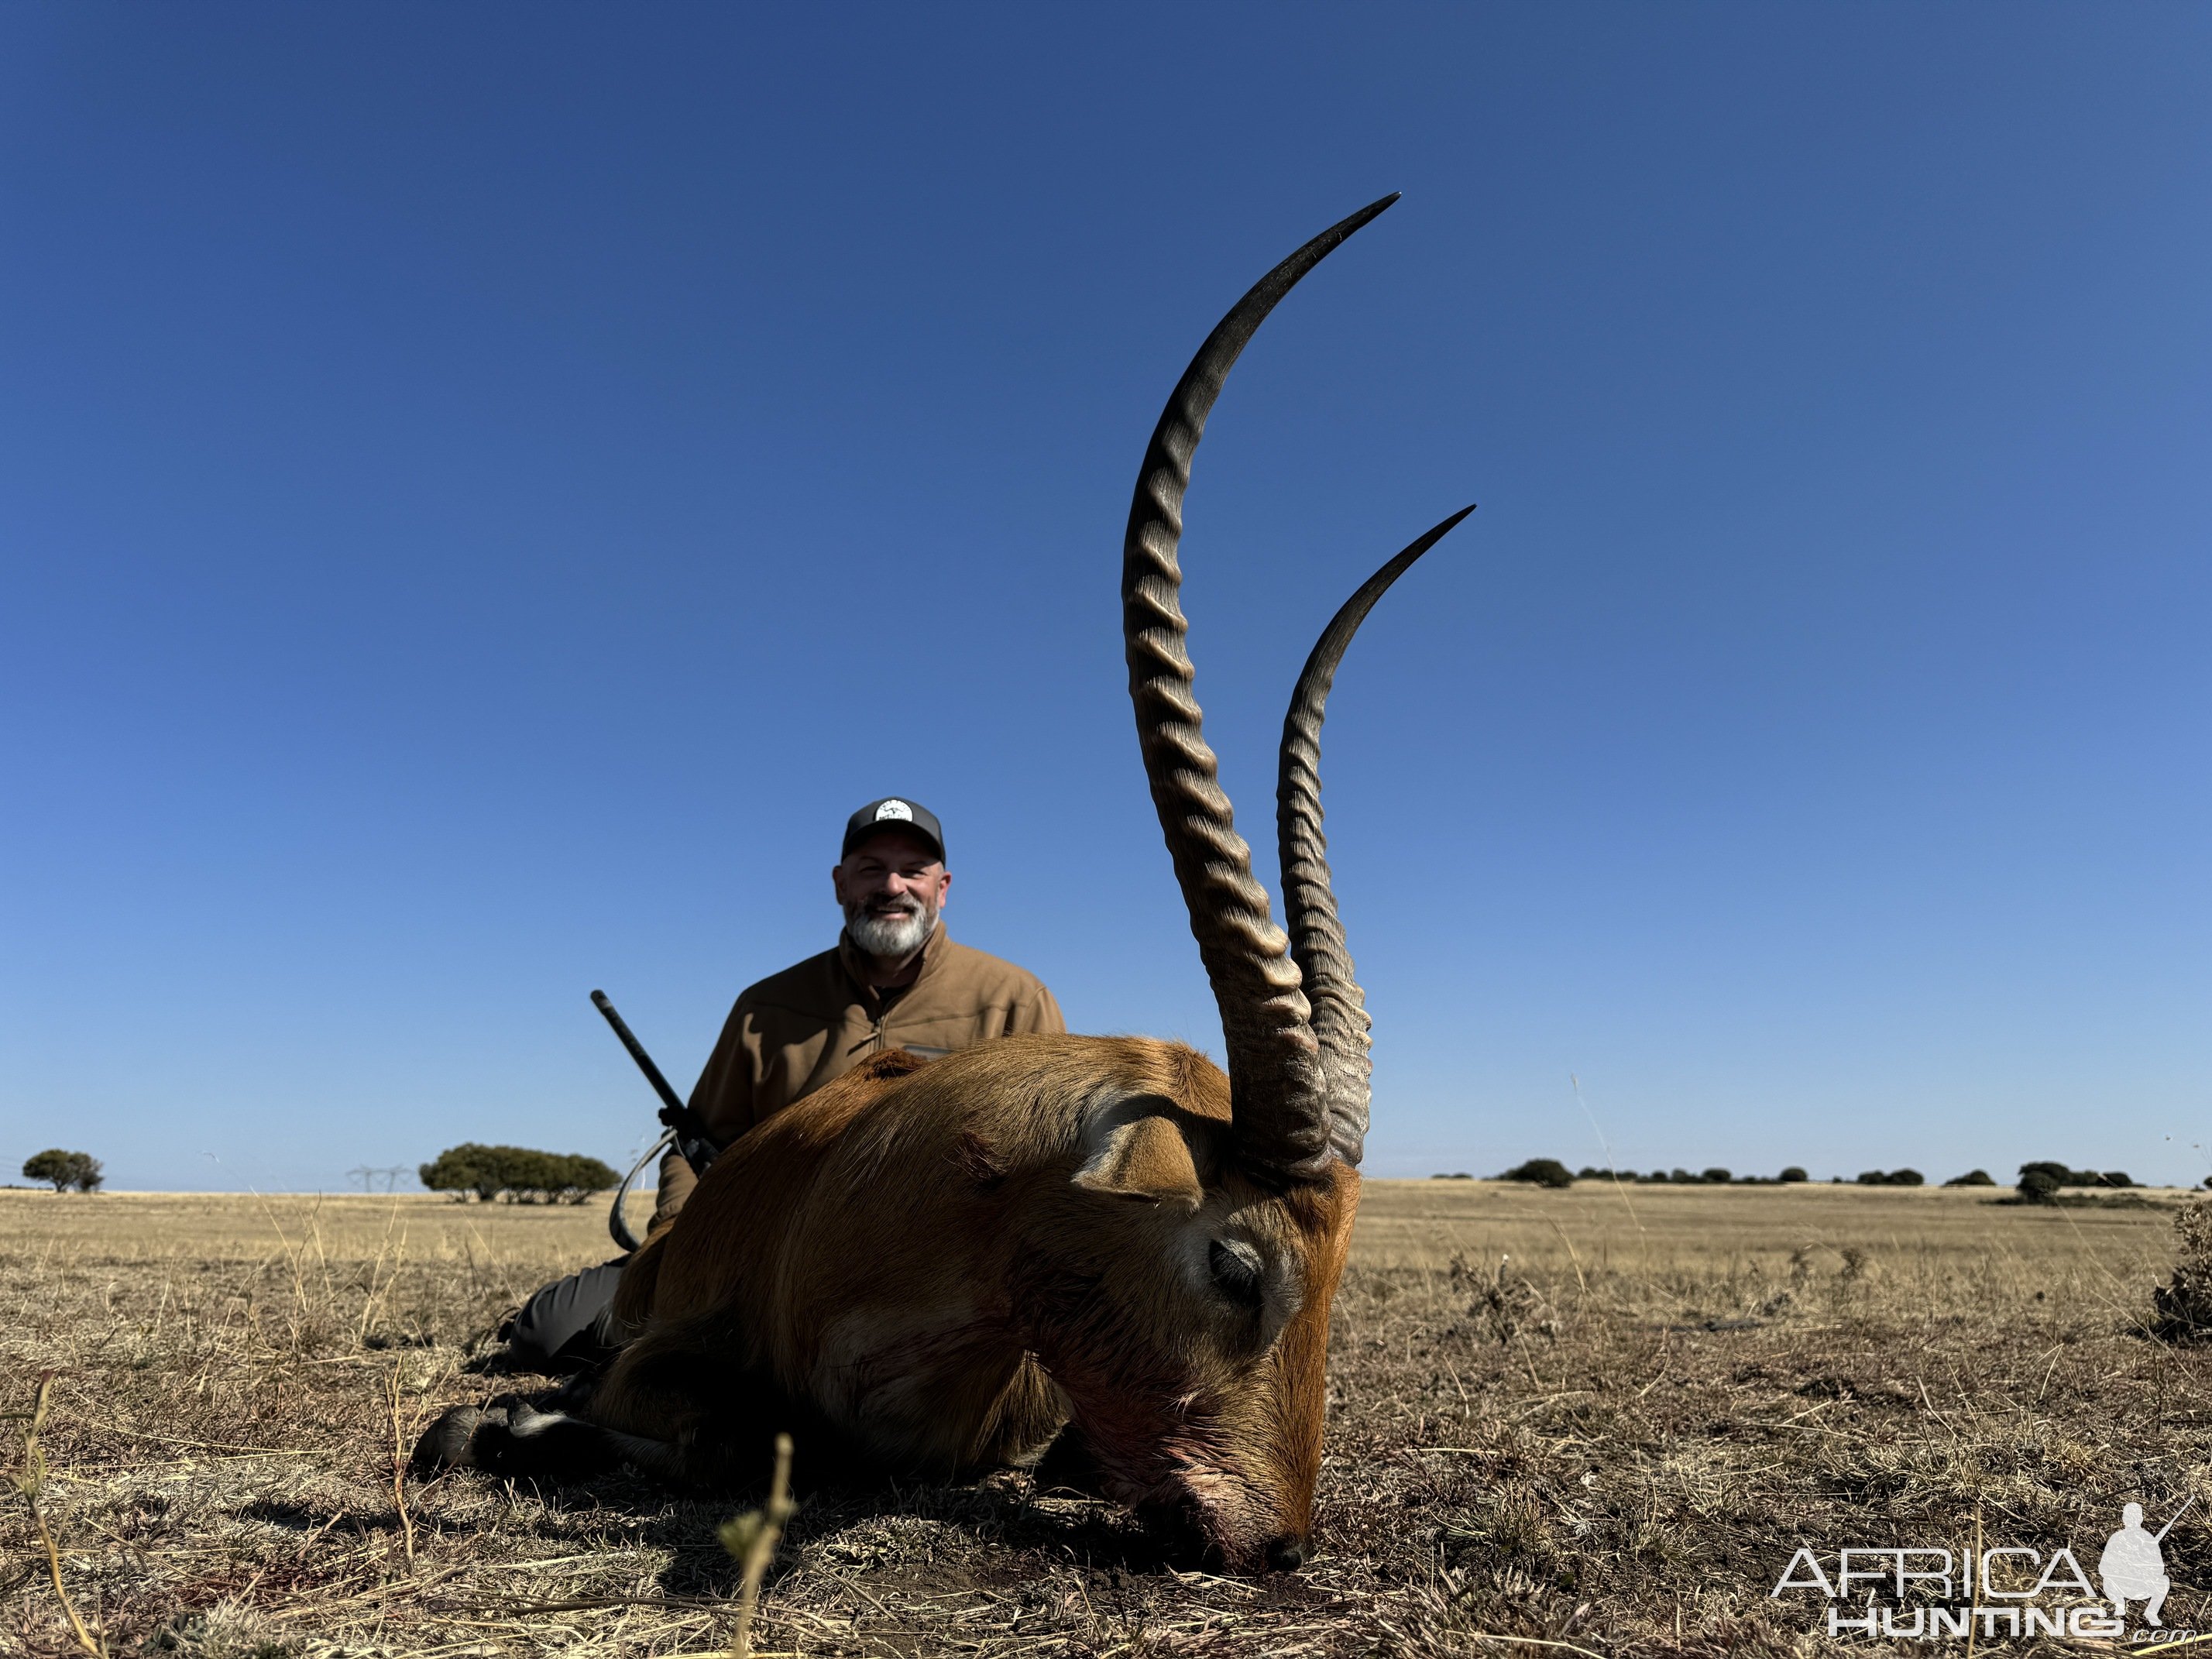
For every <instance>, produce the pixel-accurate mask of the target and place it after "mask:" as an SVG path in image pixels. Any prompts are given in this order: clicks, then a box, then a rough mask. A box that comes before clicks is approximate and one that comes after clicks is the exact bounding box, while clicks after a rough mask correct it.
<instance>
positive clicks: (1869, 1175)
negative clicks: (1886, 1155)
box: [1859, 1170, 1889, 1187]
mask: <svg viewBox="0 0 2212 1659" xmlns="http://www.w3.org/2000/svg"><path fill="white" fill-rule="evenodd" d="M1859 1185H1860V1186H1862V1187H1887V1185H1889V1177H1888V1176H1886V1175H1884V1174H1883V1173H1882V1172H1881V1170H1860V1171H1859Z"/></svg>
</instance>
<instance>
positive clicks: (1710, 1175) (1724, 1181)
mask: <svg viewBox="0 0 2212 1659" xmlns="http://www.w3.org/2000/svg"><path fill="white" fill-rule="evenodd" d="M1698 1179H1699V1180H1700V1181H1705V1182H1711V1183H1712V1184H1713V1185H1714V1186H1716V1187H1725V1186H1727V1185H1728V1183H1729V1172H1728V1171H1727V1170H1723V1169H1720V1168H1718V1167H1715V1168H1713V1169H1711V1170H1706V1171H1705V1173H1704V1174H1703V1175H1701V1176H1699V1177H1698Z"/></svg>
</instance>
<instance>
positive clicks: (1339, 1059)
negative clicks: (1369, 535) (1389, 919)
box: [1275, 506, 1474, 1168]
mask: <svg viewBox="0 0 2212 1659" xmlns="http://www.w3.org/2000/svg"><path fill="white" fill-rule="evenodd" d="M1472 512H1474V507H1471V506H1469V507H1462V508H1461V509H1460V510H1459V511H1458V512H1456V513H1453V514H1452V515H1451V517H1449V519H1446V520H1444V521H1443V523H1442V524H1440V525H1438V526H1436V527H1435V528H1434V529H1433V530H1431V531H1429V532H1427V533H1425V535H1423V536H1421V537H1420V538H1419V539H1417V540H1415V541H1413V543H1411V544H1408V545H1407V547H1405V548H1404V549H1403V550H1401V551H1400V552H1399V553H1398V554H1397V555H1396V556H1395V557H1393V558H1392V559H1391V560H1390V562H1389V563H1387V564H1385V565H1384V566H1383V568H1381V569H1380V570H1377V571H1376V573H1375V574H1373V575H1371V576H1370V577H1369V578H1368V579H1367V580H1365V581H1364V583H1362V584H1361V585H1360V587H1359V591H1358V592H1356V593H1354V594H1353V595H1352V597H1351V598H1350V599H1346V601H1345V602H1344V605H1343V606H1342V608H1341V609H1340V610H1339V611H1337V613H1336V615H1335V616H1334V617H1332V618H1331V619H1330V621H1329V624H1328V627H1327V628H1325V629H1322V635H1321V638H1320V639H1319V640H1317V641H1316V642H1315V644H1314V648H1313V651H1312V653H1311V654H1310V655H1309V656H1308V657H1307V658H1306V665H1305V666H1304V668H1303V669H1302V670H1300V671H1299V673H1298V679H1297V686H1296V687H1295V688H1294V689H1293V690H1291V706H1290V710H1289V712H1288V713H1286V714H1285V715H1284V716H1283V743H1282V748H1281V750H1280V751H1279V758H1278V763H1277V769H1276V774H1275V846H1276V850H1277V852H1278V854H1279V855H1280V857H1281V859H1282V870H1283V916H1284V920H1285V922H1286V923H1287V924H1288V926H1289V933H1290V941H1291V958H1292V959H1293V960H1294V961H1295V962H1296V963H1297V966H1298V973H1299V976H1300V982H1301V984H1302V986H1303V987H1304V991H1305V996H1306V1002H1307V1005H1308V1007H1309V1010H1310V1012H1309V1016H1308V1017H1309V1019H1310V1023H1311V1025H1312V1027H1313V1034H1314V1038H1315V1041H1316V1043H1317V1045H1318V1046H1319V1048H1320V1052H1321V1063H1322V1075H1323V1085H1322V1092H1323V1096H1324V1098H1325V1101H1326V1111H1325V1116H1326V1121H1327V1125H1328V1137H1327V1138H1328V1148H1329V1150H1330V1151H1331V1152H1334V1153H1335V1155H1336V1156H1337V1157H1339V1158H1342V1159H1343V1160H1344V1161H1345V1162H1346V1163H1347V1164H1351V1165H1352V1166H1353V1167H1354V1168H1357V1167H1358V1164H1359V1160H1360V1158H1361V1157H1362V1155H1363V1154H1364V1152H1365V1151H1366V1145H1367V1109H1368V1098H1369V1094H1370V1088H1369V1079H1370V1075H1371V1074H1372V1072H1373V1066H1371V1064H1370V1060H1369V1058H1368V1051H1369V1049H1370V1046H1371V1041H1370V1037H1369V1036H1368V1032H1369V1030H1370V1025H1371V1024H1372V1022H1370V1020H1369V1018H1368V1017H1367V1000H1366V998H1365V997H1364V995H1363V994H1361V992H1360V989H1359V982H1358V980H1357V979H1355V978H1354V977H1353V975H1352V955H1351V952H1350V951H1348V950H1346V947H1345V942H1344V926H1343V923H1342V921H1340V919H1339V917H1338V915H1337V908H1336V888H1335V884H1334V881H1333V880H1332V878H1331V877H1330V874H1329V868H1328V836H1326V835H1325V834H1323V833H1322V804H1321V728H1322V720H1324V719H1325V718H1326V716H1327V714H1328V693H1329V688H1330V687H1331V686H1332V685H1334V684H1335V681H1336V671H1337V666H1338V665H1339V664H1340V663H1341V662H1343V660H1344V653H1345V652H1346V650H1347V649H1348V648H1349V647H1350V646H1351V644H1352V636H1353V635H1355V634H1357V633H1358V631H1359V624H1360V623H1363V622H1364V621H1366V620H1367V613H1368V612H1369V611H1372V610H1373V609H1374V608H1375V604H1376V600H1378V599H1381V598H1382V597H1383V594H1385V593H1387V592H1389V591H1390V585H1391V584H1392V583H1393V582H1395V581H1396V580H1398V578H1399V577H1401V576H1402V575H1404V574H1406V572H1407V570H1409V569H1411V568H1413V563H1414V562H1415V561H1416V560H1418V559H1419V557H1420V556H1421V555H1423V554H1424V553H1425V552H1427V551H1428V550H1430V549H1431V548H1432V547H1434V546H1435V545H1436V544H1437V543H1438V542H1440V541H1442V540H1443V538H1445V537H1446V536H1447V535H1449V534H1450V532H1451V531H1452V530H1453V528H1454V527H1455V526H1457V525H1458V523H1459V522H1460V520H1462V519H1464V518H1466V517H1467V515H1468V513H1472Z"/></svg>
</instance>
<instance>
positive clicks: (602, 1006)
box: [592, 991, 688, 1117]
mask: <svg viewBox="0 0 2212 1659" xmlns="http://www.w3.org/2000/svg"><path fill="white" fill-rule="evenodd" d="M592 1006H593V1007H594V1008H596V1009H598V1010H599V1012H601V1013H602V1014H605V1016H606V1020H607V1024H610V1025H611V1026H613V1027H614V1030H615V1036H617V1038H619V1039H620V1040H621V1042H622V1046H623V1048H627V1049H629V1057H630V1058H631V1059H632V1060H635V1061H636V1062H637V1069H638V1070H639V1071H641V1072H642V1073H645V1080H646V1081H647V1083H650V1084H651V1085H653V1093H655V1094H657V1095H659V1097H660V1103H661V1104H662V1105H664V1106H665V1107H667V1108H668V1109H669V1110H670V1111H671V1112H674V1113H676V1114H677V1115H678V1116H679V1117H681V1116H684V1115H688V1109H687V1108H686V1107H685V1106H684V1101H683V1097H681V1096H679V1095H678V1093H677V1092H676V1091H675V1090H673V1089H671V1088H670V1087H669V1086H668V1079H666V1078H665V1077H663V1076H661V1074H660V1067H659V1066H656V1065H654V1064H653V1056H652V1055H651V1054H647V1053H646V1052H645V1045H644V1044H643V1043H641V1042H639V1041H638V1040H637V1039H636V1038H635V1036H631V1035H630V1029H629V1026H627V1025H625V1024H623V1017H622V1016H621V1015H620V1014H618V1013H617V1012H615V1006H614V1004H613V1003H611V1002H610V1001H608V1000H607V994H606V993H605V991H594V992H592Z"/></svg>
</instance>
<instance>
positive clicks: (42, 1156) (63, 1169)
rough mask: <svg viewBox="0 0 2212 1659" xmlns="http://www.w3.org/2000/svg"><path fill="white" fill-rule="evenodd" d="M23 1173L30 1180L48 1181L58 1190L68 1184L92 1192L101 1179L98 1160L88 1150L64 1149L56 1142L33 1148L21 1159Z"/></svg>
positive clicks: (96, 1189) (82, 1190)
mask: <svg viewBox="0 0 2212 1659" xmlns="http://www.w3.org/2000/svg"><path fill="white" fill-rule="evenodd" d="M23 1174H24V1176H25V1177H26V1178H27V1179H28V1180H31V1181H50V1182H52V1183H53V1188H54V1190H55V1191H56V1192H60V1191H62V1190H63V1189H64V1188H68V1187H74V1188H76V1189H77V1191H79V1192H81V1193H96V1192H98V1191H99V1190H100V1182H101V1180H102V1179H103V1177H102V1176H101V1175H100V1160H99V1159H98V1158H94V1156H93V1155H92V1154H91V1153H90V1152H64V1151H63V1150H62V1148H60V1147H59V1146H49V1147H47V1148H46V1151H45V1152H33V1153H32V1154H31V1155H30V1157H28V1158H25V1159H24V1160H23Z"/></svg>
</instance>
